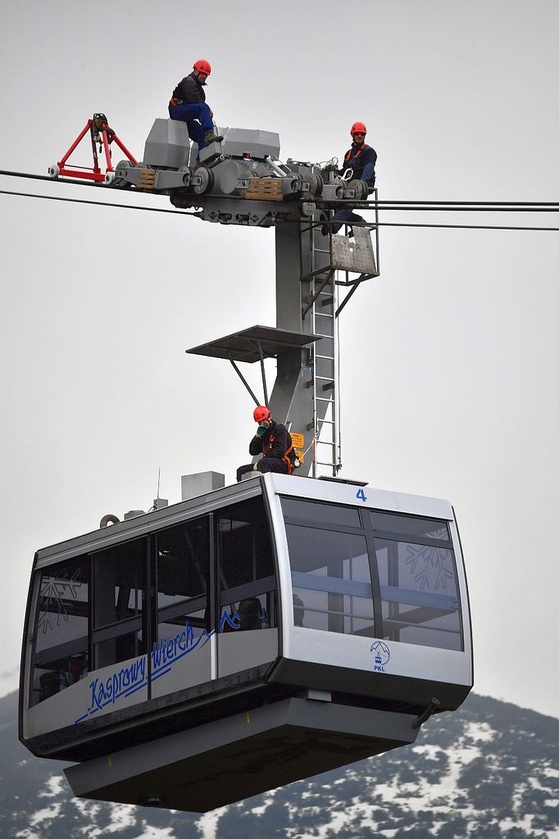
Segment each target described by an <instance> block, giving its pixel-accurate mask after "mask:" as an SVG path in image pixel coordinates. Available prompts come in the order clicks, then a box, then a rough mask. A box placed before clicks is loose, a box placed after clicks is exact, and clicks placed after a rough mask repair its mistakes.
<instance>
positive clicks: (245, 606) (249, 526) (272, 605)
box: [216, 497, 277, 631]
mask: <svg viewBox="0 0 559 839" xmlns="http://www.w3.org/2000/svg"><path fill="white" fill-rule="evenodd" d="M216 525H217V531H216V532H217V550H218V565H217V573H218V578H217V587H218V591H219V605H218V610H217V621H218V630H219V631H224V630H225V631H227V630H237V629H241V630H244V629H262V628H265V627H268V626H277V605H276V599H275V591H276V577H275V570H274V559H273V553H272V546H271V540H270V526H269V523H268V519H267V516H266V511H265V509H264V504H263V500H262V498H261V497H258V498H252V499H250V500H248V501H244V502H242V503H241V504H236V505H234V506H231V507H229V508H226V509H225V510H222V511H221V512H219V513H218V514H217V515H216Z"/></svg>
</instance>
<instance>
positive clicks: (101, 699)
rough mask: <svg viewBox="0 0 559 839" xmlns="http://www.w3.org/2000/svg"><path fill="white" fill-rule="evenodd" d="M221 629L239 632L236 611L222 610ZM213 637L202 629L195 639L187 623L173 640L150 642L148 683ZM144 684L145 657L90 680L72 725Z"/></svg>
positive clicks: (220, 630) (192, 628) (145, 679)
mask: <svg viewBox="0 0 559 839" xmlns="http://www.w3.org/2000/svg"><path fill="white" fill-rule="evenodd" d="M225 626H229V627H230V628H231V629H240V618H239V615H238V613H237V612H236V611H235V612H234V614H233V615H232V616H230V615H229V614H228V613H227V611H226V610H225V609H224V610H223V613H222V615H221V620H220V621H219V628H218V631H219V632H223V630H224V627H225ZM213 634H214V630H212V631H211V632H208V631H207V630H206V629H202V630H201V631H200V634H199V635H198V637H196V633H195V631H194V627H193V626H192V624H191V623H190V621H188V620H187V621H186V623H185V627H184V629H183V630H181V632H178V633H177V634H176V635H175V636H174V637H173V638H159V640H157V641H155V642H154V644H153V647H152V650H151V668H152V672H151V676H152V679H157V678H159V677H160V676H163V675H165V673H168V672H169V671H170V670H171V668H172V666H173V664H174V662H175V661H178V660H179V659H180V658H182V657H183V656H185V655H188V653H190V652H192V651H193V650H195V649H199V648H202V647H203V646H204V644H206V642H207V641H208V640H209V639H210V638H211V636H212V635H213ZM146 682H147V674H146V658H145V656H142V657H141V658H139V659H137V660H136V661H133V662H132V663H131V664H129V665H127V666H126V667H122V668H121V669H120V670H117V671H115V672H113V673H112V674H111V675H110V676H108V677H107V678H106V679H104V680H102V679H99V678H95V679H93V681H92V682H90V684H89V689H90V691H91V696H90V705H89V708H88V710H87V712H86V713H85V714H83V715H82V716H81V717H79V719H78V720H76V722H81V721H82V720H84V719H87V717H89V716H91V715H92V714H95V713H97V712H98V711H101V710H103V708H105V707H106V706H107V705H111V704H114V703H115V702H116V701H117V700H118V699H120V698H121V697H123V696H130V695H131V694H132V693H134V692H135V691H137V690H139V689H140V688H142V687H143V686H144V685H145V684H146Z"/></svg>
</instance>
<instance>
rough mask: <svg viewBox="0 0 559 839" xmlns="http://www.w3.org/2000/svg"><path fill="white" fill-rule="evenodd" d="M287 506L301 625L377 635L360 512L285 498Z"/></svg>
mask: <svg viewBox="0 0 559 839" xmlns="http://www.w3.org/2000/svg"><path fill="white" fill-rule="evenodd" d="M282 508H283V512H284V515H285V519H286V532H287V541H288V544H289V558H290V564H291V578H292V585H293V622H294V624H295V626H304V627H306V628H308V629H322V630H325V631H327V632H341V633H344V634H346V635H366V636H370V637H373V636H374V634H375V632H374V620H373V595H372V585H371V572H370V565H369V556H368V551H367V541H366V538H365V535H364V533H363V531H362V529H361V528H360V519H359V511H358V510H356V509H354V508H352V507H342V506H334V505H328V504H321V503H315V502H308V501H299V500H297V499H293V498H283V499H282ZM299 522H300V523H299Z"/></svg>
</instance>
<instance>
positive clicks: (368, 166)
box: [322, 122, 377, 236]
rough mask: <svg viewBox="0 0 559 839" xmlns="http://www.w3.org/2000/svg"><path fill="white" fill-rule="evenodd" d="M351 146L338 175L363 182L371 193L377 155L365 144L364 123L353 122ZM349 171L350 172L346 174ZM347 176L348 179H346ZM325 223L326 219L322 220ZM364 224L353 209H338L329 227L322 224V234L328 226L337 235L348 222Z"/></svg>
mask: <svg viewBox="0 0 559 839" xmlns="http://www.w3.org/2000/svg"><path fill="white" fill-rule="evenodd" d="M350 134H351V139H352V141H353V142H352V144H351V148H350V149H348V151H347V152H346V153H345V155H344V160H343V164H342V167H341V169H340V171H339V174H340V175H343V174H344V173H345V176H346V178H348V180H353V179H355V178H357V179H358V180H360V181H365V183H366V184H367V185H368V187H369V192H372V190H373V189H374V186H375V164H376V162H377V153H376V151H375V150H374V148H373V147H372V146H368V145H367V143H366V142H365V137H366V136H367V126H366V125H365V123H364V122H354V123H353V125H352V126H351V129H350ZM348 170H350V172H348ZM348 175H349V177H348ZM323 220H324V221H326V218H324V219H323ZM354 221H355V222H364V221H365V219H364V218H363V217H362V216H360V215H357V213H355V212H354V208H353V207H340V208H339V209H338V210H336V212H335V213H334V215H333V216H332V220H331V223H330V225H328V224H323V226H322V233H323V234H324V235H325V236H327V235H328V227H329V226H330V228H331V230H332V233H337V232H338V230H339V229H340V227H341V226H342V224H348V223H350V222H354Z"/></svg>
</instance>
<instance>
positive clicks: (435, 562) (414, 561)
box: [406, 533, 454, 591]
mask: <svg viewBox="0 0 559 839" xmlns="http://www.w3.org/2000/svg"><path fill="white" fill-rule="evenodd" d="M432 535H433V536H434V537H435V538H437V537H438V538H441V537H442V536H443V534H442V533H441V534H440V535H439V534H438V533H433V534H432ZM444 535H446V534H444ZM406 565H407V566H408V568H409V570H410V573H411V574H412V575H413V578H414V580H415V582H416V583H417V584H418V586H419V589H420V590H421V591H424V590H425V589H429V590H434V591H437V590H439V591H440V590H441V589H446V588H447V584H448V583H449V582H450V581H451V580H453V579H454V568H453V562H452V554H451V552H450V551H449V550H447V549H446V548H436V547H434V546H433V545H407V546H406Z"/></svg>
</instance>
